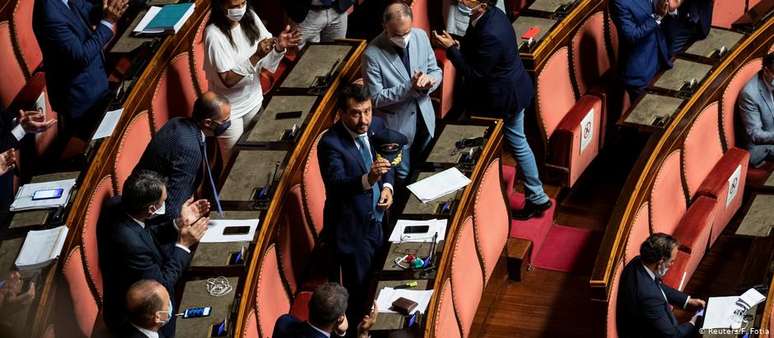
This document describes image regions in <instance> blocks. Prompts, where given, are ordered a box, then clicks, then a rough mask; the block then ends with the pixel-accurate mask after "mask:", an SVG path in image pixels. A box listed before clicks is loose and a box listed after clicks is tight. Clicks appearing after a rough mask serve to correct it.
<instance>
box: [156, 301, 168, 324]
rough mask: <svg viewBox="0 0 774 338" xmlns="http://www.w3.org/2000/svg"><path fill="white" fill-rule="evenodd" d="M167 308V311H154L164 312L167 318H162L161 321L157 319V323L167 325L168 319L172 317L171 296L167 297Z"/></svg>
mask: <svg viewBox="0 0 774 338" xmlns="http://www.w3.org/2000/svg"><path fill="white" fill-rule="evenodd" d="M168 309H169V310H167V311H159V312H156V313H166V314H167V319H162V320H161V321H159V324H161V326H164V325H167V323H169V321H170V320H171V319H172V299H171V298H170V299H169V308H168Z"/></svg>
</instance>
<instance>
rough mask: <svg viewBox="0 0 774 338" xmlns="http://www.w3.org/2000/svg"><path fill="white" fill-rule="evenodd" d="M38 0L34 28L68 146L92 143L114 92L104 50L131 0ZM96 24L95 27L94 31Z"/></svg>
mask: <svg viewBox="0 0 774 338" xmlns="http://www.w3.org/2000/svg"><path fill="white" fill-rule="evenodd" d="M106 1H107V6H106V7H105V8H104V10H103V9H102V6H101V5H100V4H101V2H97V3H93V2H92V1H89V0H35V9H34V13H33V29H34V31H35V36H36V37H37V39H38V43H39V44H40V49H41V51H42V52H43V67H44V69H45V71H46V86H47V87H48V93H49V97H50V101H51V107H52V108H53V109H54V110H56V111H57V112H58V113H59V114H61V116H62V118H63V120H64V121H62V122H63V129H62V130H63V132H64V133H63V135H65V137H64V138H63V142H66V140H67V139H68V138H69V137H70V136H76V137H78V138H80V139H83V140H88V139H89V138H90V137H91V133H92V132H93V130H94V128H95V127H96V124H97V120H98V118H99V116H101V112H100V111H99V110H101V109H102V106H103V103H104V102H105V96H106V95H107V93H108V79H107V72H106V71H105V56H104V54H103V48H105V46H106V45H107V43H108V42H109V41H110V39H112V38H113V35H114V30H115V25H116V22H117V21H118V19H119V18H120V17H121V16H122V15H123V13H124V11H125V10H126V8H127V7H128V6H129V5H128V2H127V0H106ZM92 26H93V27H94V28H92Z"/></svg>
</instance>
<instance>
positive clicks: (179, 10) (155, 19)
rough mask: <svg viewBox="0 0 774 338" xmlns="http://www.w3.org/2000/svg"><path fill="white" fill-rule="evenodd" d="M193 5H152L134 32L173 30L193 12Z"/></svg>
mask: <svg viewBox="0 0 774 338" xmlns="http://www.w3.org/2000/svg"><path fill="white" fill-rule="evenodd" d="M194 8H195V5H194V4H193V3H185V4H171V5H166V6H164V7H157V6H153V7H151V8H149V9H148V12H147V13H145V16H144V17H143V18H142V20H141V21H140V23H139V24H137V27H135V29H134V32H135V33H140V34H159V33H164V32H169V31H172V32H175V33H177V31H179V30H180V27H182V26H183V24H184V23H185V22H186V20H188V18H189V17H190V16H191V15H192V14H193V12H194Z"/></svg>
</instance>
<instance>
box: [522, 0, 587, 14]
mask: <svg viewBox="0 0 774 338" xmlns="http://www.w3.org/2000/svg"><path fill="white" fill-rule="evenodd" d="M575 1H576V0H535V2H533V3H532V4H531V5H529V7H527V8H529V9H531V10H533V11H541V12H548V13H554V12H556V10H557V9H559V7H561V6H563V5H571V4H573V3H574V2H575Z"/></svg>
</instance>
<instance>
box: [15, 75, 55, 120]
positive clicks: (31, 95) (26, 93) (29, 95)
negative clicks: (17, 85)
mask: <svg viewBox="0 0 774 338" xmlns="http://www.w3.org/2000/svg"><path fill="white" fill-rule="evenodd" d="M45 87H46V74H45V73H43V72H37V73H35V74H32V77H31V78H29V79H28V80H27V83H26V84H24V87H22V89H21V91H19V94H16V97H15V98H14V99H13V102H11V104H10V105H8V111H11V112H14V113H15V112H17V111H18V110H19V109H29V108H31V107H32V106H33V105H34V104H35V101H36V100H37V99H38V97H40V93H42V92H43V89H45Z"/></svg>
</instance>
